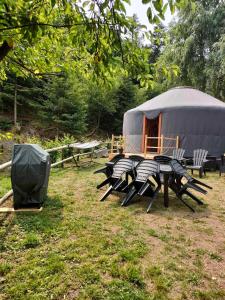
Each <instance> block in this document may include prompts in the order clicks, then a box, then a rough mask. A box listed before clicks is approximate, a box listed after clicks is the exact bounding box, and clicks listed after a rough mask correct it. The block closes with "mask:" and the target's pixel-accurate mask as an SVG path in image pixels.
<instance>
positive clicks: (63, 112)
mask: <svg viewBox="0 0 225 300" xmlns="http://www.w3.org/2000/svg"><path fill="white" fill-rule="evenodd" d="M85 95H86V93H85V90H84V87H83V85H82V83H80V82H79V80H78V78H74V77H72V76H68V75H65V76H61V77H57V78H54V80H48V81H47V83H46V84H45V86H44V98H43V101H42V103H41V104H40V105H38V106H36V108H38V114H39V116H40V117H41V119H42V120H44V121H45V126H48V127H50V128H51V131H54V132H55V134H56V135H58V134H59V133H60V132H68V133H71V134H74V135H80V134H82V133H84V132H85V129H86V101H85V100H86V99H85Z"/></svg>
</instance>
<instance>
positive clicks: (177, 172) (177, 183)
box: [169, 159, 212, 212]
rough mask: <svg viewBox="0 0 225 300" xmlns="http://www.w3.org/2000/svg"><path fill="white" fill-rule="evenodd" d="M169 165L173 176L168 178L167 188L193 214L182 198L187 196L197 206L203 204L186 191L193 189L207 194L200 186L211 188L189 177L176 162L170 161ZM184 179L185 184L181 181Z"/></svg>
mask: <svg viewBox="0 0 225 300" xmlns="http://www.w3.org/2000/svg"><path fill="white" fill-rule="evenodd" d="M170 165H171V167H172V170H173V172H174V174H173V176H172V177H171V178H170V181H169V187H170V188H171V189H172V190H173V191H174V192H175V194H176V195H177V197H178V199H180V200H181V201H182V202H183V203H184V204H185V205H186V206H187V207H189V208H190V209H191V210H192V211H193V212H194V209H193V208H192V207H191V206H190V205H189V204H187V203H186V202H185V201H184V200H183V198H182V196H183V195H188V196H189V197H191V198H192V199H193V200H194V201H196V202H197V203H198V204H199V205H202V204H203V202H202V201H201V200H199V199H198V198H197V197H196V196H195V195H193V194H192V193H191V192H190V191H189V190H188V189H193V190H195V191H197V192H199V193H202V194H207V191H206V190H204V189H203V188H202V187H201V186H203V187H206V188H208V189H212V187H210V186H208V185H207V184H205V183H203V182H201V181H199V180H197V179H195V178H193V177H191V176H190V175H189V174H188V173H187V171H186V169H185V168H184V167H183V166H182V165H181V163H180V162H179V161H178V160H175V159H174V160H172V161H171V162H170ZM184 179H185V180H186V182H185V183H183V182H182V180H184Z"/></svg>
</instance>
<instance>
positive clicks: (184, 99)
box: [128, 87, 225, 113]
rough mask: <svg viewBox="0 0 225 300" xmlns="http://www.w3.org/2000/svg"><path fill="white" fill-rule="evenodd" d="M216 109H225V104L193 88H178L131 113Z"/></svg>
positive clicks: (132, 110)
mask: <svg viewBox="0 0 225 300" xmlns="http://www.w3.org/2000/svg"><path fill="white" fill-rule="evenodd" d="M190 107H192V108H196V109H197V108H200V109H202V108H205V109H207V108H215V109H225V103H223V102H222V101H220V100H218V99H216V98H214V97H212V96H210V95H208V94H206V93H203V92H201V91H199V90H197V89H194V88H191V87H177V88H173V89H170V90H168V91H167V92H165V93H162V94H161V95H159V96H156V97H154V98H152V99H151V100H149V101H147V102H145V103H143V104H141V105H139V106H138V107H136V108H134V109H131V110H129V111H128V113H129V112H134V111H139V112H147V111H152V110H160V111H165V110H166V111H167V110H171V109H174V108H175V109H178V108H182V109H185V108H190Z"/></svg>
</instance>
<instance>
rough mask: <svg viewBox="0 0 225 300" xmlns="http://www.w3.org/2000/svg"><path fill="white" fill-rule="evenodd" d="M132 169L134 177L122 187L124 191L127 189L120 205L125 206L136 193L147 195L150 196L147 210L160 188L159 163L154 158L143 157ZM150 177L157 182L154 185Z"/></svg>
mask: <svg viewBox="0 0 225 300" xmlns="http://www.w3.org/2000/svg"><path fill="white" fill-rule="evenodd" d="M134 171H135V179H134V180H133V181H132V182H131V183H130V184H128V186H126V187H125V188H124V191H125V190H129V191H128V194H127V195H126V197H125V198H124V199H123V202H122V204H121V205H122V206H126V205H127V204H128V203H129V202H130V201H131V200H132V199H133V198H134V197H135V196H136V195H138V196H148V197H150V198H151V199H150V202H149V205H148V208H147V212H149V211H150V209H151V206H152V203H153V202H154V200H155V197H156V195H157V194H158V192H159V190H160V188H161V181H160V177H159V172H160V165H159V163H157V162H156V161H154V160H150V159H144V160H142V161H140V162H139V163H138V165H137V166H136V168H135V170H134ZM152 178H153V179H154V181H155V183H156V184H157V186H156V187H155V184H154V182H153V181H152Z"/></svg>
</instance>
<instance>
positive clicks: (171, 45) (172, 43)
mask: <svg viewBox="0 0 225 300" xmlns="http://www.w3.org/2000/svg"><path fill="white" fill-rule="evenodd" d="M168 35H169V42H168V44H167V45H166V46H165V49H164V53H163V55H162V56H161V57H160V59H159V61H161V62H163V63H166V62H173V63H174V64H176V65H178V66H179V69H180V76H179V77H177V78H174V77H172V78H170V79H169V80H168V79H166V81H165V84H166V86H173V85H178V84H179V85H191V86H194V87H197V88H199V89H200V90H202V91H207V92H209V93H212V94H213V95H215V96H217V97H219V98H222V99H224V100H225V93H224V84H225V73H224V67H223V66H224V35H225V2H224V1H220V0H210V1H206V0H196V1H195V6H194V7H192V6H191V5H189V6H188V7H187V8H186V9H183V10H181V11H180V13H179V14H178V20H177V22H175V23H174V24H172V26H171V28H170V29H169V32H168Z"/></svg>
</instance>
